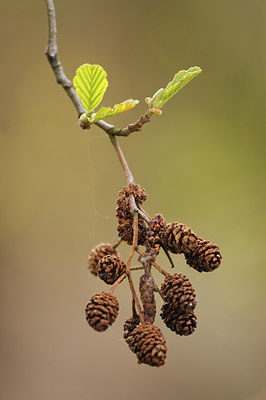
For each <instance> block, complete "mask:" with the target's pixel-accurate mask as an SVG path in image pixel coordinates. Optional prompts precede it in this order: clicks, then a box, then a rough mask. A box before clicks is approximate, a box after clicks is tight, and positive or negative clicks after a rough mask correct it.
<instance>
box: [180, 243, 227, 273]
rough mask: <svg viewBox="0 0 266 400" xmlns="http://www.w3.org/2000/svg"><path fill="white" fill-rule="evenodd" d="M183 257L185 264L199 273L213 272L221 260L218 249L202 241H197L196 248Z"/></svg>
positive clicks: (214, 245)
mask: <svg viewBox="0 0 266 400" xmlns="http://www.w3.org/2000/svg"><path fill="white" fill-rule="evenodd" d="M185 257H186V261H187V264H188V265H189V266H190V267H192V268H194V269H196V270H197V271H199V272H209V271H213V270H215V269H216V268H218V267H219V265H220V264H221V260H222V256H221V253H220V250H219V247H218V246H216V244H213V243H210V242H209V241H208V240H203V239H199V241H198V246H197V248H196V249H195V250H194V251H193V252H192V253H189V254H186V255H185Z"/></svg>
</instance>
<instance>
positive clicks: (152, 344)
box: [127, 322, 167, 367]
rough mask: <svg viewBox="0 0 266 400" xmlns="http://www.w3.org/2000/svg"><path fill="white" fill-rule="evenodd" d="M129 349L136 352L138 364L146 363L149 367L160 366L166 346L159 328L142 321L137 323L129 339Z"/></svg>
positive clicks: (162, 363)
mask: <svg viewBox="0 0 266 400" xmlns="http://www.w3.org/2000/svg"><path fill="white" fill-rule="evenodd" d="M127 343H128V345H129V348H130V350H132V351H133V353H135V354H136V356H137V358H138V363H139V364H142V363H143V364H148V365H150V366H151V367H160V366H162V365H164V364H165V359H166V352H167V346H166V341H165V338H164V336H163V334H162V332H161V330H160V329H159V328H158V327H157V326H155V325H153V324H151V323H150V322H144V323H143V324H139V325H138V326H137V327H136V328H135V329H134V331H133V332H132V336H131V337H130V339H129V340H127Z"/></svg>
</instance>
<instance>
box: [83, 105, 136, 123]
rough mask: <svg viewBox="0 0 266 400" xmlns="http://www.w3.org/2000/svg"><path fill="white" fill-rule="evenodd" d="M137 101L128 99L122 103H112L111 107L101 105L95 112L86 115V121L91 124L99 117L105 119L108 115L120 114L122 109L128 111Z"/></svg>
mask: <svg viewBox="0 0 266 400" xmlns="http://www.w3.org/2000/svg"><path fill="white" fill-rule="evenodd" d="M138 103H139V101H138V100H133V99H128V100H125V101H123V102H122V103H119V104H116V105H114V107H113V108H111V107H101V108H100V109H99V110H98V111H97V112H96V113H93V114H92V115H90V116H87V118H88V122H89V123H90V124H93V123H95V122H97V121H99V120H100V119H105V118H108V117H112V116H113V115H117V114H120V113H122V112H124V111H129V110H131V109H132V108H133V107H135V106H136V105H137V104H138Z"/></svg>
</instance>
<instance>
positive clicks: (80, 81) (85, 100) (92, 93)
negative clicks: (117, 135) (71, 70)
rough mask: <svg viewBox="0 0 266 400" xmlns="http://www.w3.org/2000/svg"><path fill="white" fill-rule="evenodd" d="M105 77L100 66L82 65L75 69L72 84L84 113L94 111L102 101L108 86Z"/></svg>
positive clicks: (105, 74)
mask: <svg viewBox="0 0 266 400" xmlns="http://www.w3.org/2000/svg"><path fill="white" fill-rule="evenodd" d="M106 76H107V73H106V72H105V70H104V69H103V68H102V67H101V66H100V65H90V64H83V65H81V66H80V67H79V68H78V69H77V71H76V75H75V77H74V79H73V83H74V86H75V88H76V92H77V95H78V96H79V98H80V100H81V102H82V104H83V105H84V107H85V109H86V111H90V110H94V109H95V107H97V106H98V104H100V102H101V101H102V98H103V95H104V93H105V91H106V88H107V86H108V81H107V79H106Z"/></svg>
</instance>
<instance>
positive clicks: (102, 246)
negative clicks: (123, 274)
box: [88, 243, 118, 275]
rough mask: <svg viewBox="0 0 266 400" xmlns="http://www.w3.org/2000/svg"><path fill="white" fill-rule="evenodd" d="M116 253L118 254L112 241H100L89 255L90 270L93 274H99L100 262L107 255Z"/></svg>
mask: <svg viewBox="0 0 266 400" xmlns="http://www.w3.org/2000/svg"><path fill="white" fill-rule="evenodd" d="M111 254H114V255H116V256H118V252H117V250H116V249H114V248H113V247H112V245H111V244H110V243H99V244H98V245H97V246H96V247H94V249H92V250H91V252H90V254H89V257H88V265H89V267H88V268H89V270H90V272H91V273H92V274H93V275H97V266H98V262H99V261H100V260H101V258H102V257H104V256H106V255H111Z"/></svg>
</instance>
